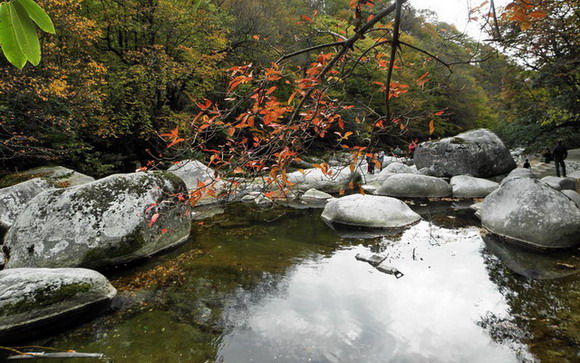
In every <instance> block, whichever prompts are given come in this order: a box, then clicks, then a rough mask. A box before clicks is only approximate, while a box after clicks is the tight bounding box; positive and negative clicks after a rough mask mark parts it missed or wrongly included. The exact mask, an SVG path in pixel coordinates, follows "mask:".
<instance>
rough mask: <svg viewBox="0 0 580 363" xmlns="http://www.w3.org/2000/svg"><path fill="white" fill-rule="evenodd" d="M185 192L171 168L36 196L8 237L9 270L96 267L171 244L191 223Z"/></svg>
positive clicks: (111, 178) (187, 231)
mask: <svg viewBox="0 0 580 363" xmlns="http://www.w3.org/2000/svg"><path fill="white" fill-rule="evenodd" d="M185 191H186V190H185V185H184V184H183V182H182V181H181V180H180V179H179V178H177V177H175V176H173V175H171V174H169V173H163V174H161V173H156V174H153V173H133V174H118V175H111V176H109V177H107V178H104V179H100V180H97V181H95V182H92V183H89V184H84V185H80V186H76V187H72V188H68V189H58V190H53V191H47V192H44V193H41V194H39V195H37V196H36V197H35V198H34V199H32V200H31V201H30V202H29V203H28V205H27V206H26V208H25V209H24V210H23V211H22V212H21V213H20V215H19V216H18V218H17V219H16V221H15V222H14V224H13V225H12V228H10V230H9V231H8V234H7V235H6V238H5V245H4V247H5V250H6V251H7V255H8V261H7V263H6V268H16V267H78V266H82V267H91V268H98V267H103V266H108V265H116V264H120V263H125V262H129V261H132V260H135V259H138V258H142V257H145V256H149V255H151V254H153V253H156V252H158V251H160V250H163V249H165V248H168V247H171V246H173V245H176V244H178V243H180V242H182V241H184V240H185V239H186V238H187V237H188V235H189V230H190V227H191V221H190V218H189V217H188V216H187V215H186V214H187V212H188V210H187V206H186V204H185V203H184V202H182V201H178V200H177V199H178V198H177V196H176V195H178V194H179V193H184V192H185Z"/></svg>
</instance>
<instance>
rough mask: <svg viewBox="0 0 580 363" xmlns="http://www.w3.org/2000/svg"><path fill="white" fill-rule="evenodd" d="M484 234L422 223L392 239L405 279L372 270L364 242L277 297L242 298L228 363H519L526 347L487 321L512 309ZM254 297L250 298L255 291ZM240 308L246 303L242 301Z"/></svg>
mask: <svg viewBox="0 0 580 363" xmlns="http://www.w3.org/2000/svg"><path fill="white" fill-rule="evenodd" d="M482 247H483V243H482V240H481V237H480V236H479V231H478V229H477V228H465V229H460V230H449V229H443V228H439V227H436V226H433V225H432V224H429V223H428V222H420V223H419V224H418V225H416V226H414V227H411V228H410V229H409V230H407V231H406V232H404V233H403V234H402V235H401V236H398V237H396V238H394V239H390V238H388V237H385V238H383V240H382V242H381V247H380V248H379V249H380V252H381V253H382V254H383V255H384V256H387V260H386V261H388V263H389V265H391V266H393V267H395V268H397V269H398V270H400V271H402V272H403V273H404V274H405V276H404V277H403V278H401V279H398V280H397V279H396V278H395V277H393V276H390V275H386V274H383V273H381V272H379V271H377V270H375V268H373V267H372V266H370V265H369V264H367V263H363V262H359V261H356V259H355V256H356V254H357V253H368V252H369V250H368V248H367V247H364V246H362V245H358V246H354V247H350V248H344V249H341V250H339V251H337V252H335V253H334V254H333V255H332V256H330V257H328V258H324V259H318V260H310V261H306V262H304V263H302V264H300V265H297V266H296V267H294V268H293V269H292V270H291V271H290V272H288V273H287V274H286V276H285V278H284V279H285V281H284V283H283V284H280V285H279V286H278V288H277V289H276V290H275V291H261V292H256V293H258V294H262V296H260V298H259V299H255V298H254V299H244V301H253V302H251V303H247V304H242V306H240V304H239V301H240V299H237V298H235V297H234V298H232V302H231V303H229V304H228V303H227V304H226V309H225V312H224V317H225V319H226V321H227V324H226V325H228V326H230V327H231V328H230V330H229V332H227V333H226V334H225V335H224V336H223V337H222V339H221V343H220V345H219V351H218V361H224V362H247V361H256V362H269V361H278V362H305V361H318V362H352V361H359V360H362V361H365V362H386V361H397V362H417V361H429V362H515V361H518V360H520V359H522V357H528V354H527V352H526V350H525V348H523V347H522V346H520V345H518V344H517V343H514V342H512V346H510V347H508V346H506V345H500V344H497V343H495V342H494V341H493V340H492V339H491V337H490V336H489V335H488V333H487V332H486V331H485V330H484V329H482V328H481V326H480V325H481V324H478V322H479V321H480V320H482V319H483V318H484V317H485V316H487V315H488V313H489V312H490V311H491V312H493V313H494V315H495V316H496V317H498V318H500V319H502V320H504V321H509V319H510V316H509V313H508V312H509V307H508V305H507V303H506V301H505V299H504V297H503V295H502V294H501V293H500V292H499V291H498V289H497V286H496V285H494V284H493V283H492V282H491V281H490V280H489V276H488V272H487V270H486V267H485V264H484V261H483V259H482V257H481V249H482ZM246 293H247V292H246ZM234 301H235V302H236V303H234Z"/></svg>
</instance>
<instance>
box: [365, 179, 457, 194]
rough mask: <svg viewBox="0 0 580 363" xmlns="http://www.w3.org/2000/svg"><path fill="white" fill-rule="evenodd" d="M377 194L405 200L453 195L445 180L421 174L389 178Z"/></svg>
mask: <svg viewBox="0 0 580 363" xmlns="http://www.w3.org/2000/svg"><path fill="white" fill-rule="evenodd" d="M375 194H378V195H389V196H392V197H403V198H413V197H414V198H444V197H450V196H451V194H452V189H451V185H449V183H447V182H446V181H445V180H442V179H439V178H436V177H433V176H428V175H421V174H395V175H393V176H390V177H389V178H387V179H386V180H385V181H384V182H383V185H382V186H381V187H380V188H379V189H377V191H376V192H375Z"/></svg>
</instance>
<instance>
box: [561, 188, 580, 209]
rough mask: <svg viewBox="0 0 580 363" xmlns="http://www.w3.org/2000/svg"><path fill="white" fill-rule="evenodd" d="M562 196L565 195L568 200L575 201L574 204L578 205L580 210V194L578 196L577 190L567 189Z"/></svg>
mask: <svg viewBox="0 0 580 363" xmlns="http://www.w3.org/2000/svg"><path fill="white" fill-rule="evenodd" d="M562 194H564V195H565V196H567V197H568V198H570V199H572V200H573V201H574V203H576V206H577V207H578V208H580V194H578V192H576V191H575V190H567V189H565V190H562Z"/></svg>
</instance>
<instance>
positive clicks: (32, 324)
mask: <svg viewBox="0 0 580 363" xmlns="http://www.w3.org/2000/svg"><path fill="white" fill-rule="evenodd" d="M116 294H117V291H116V290H115V288H114V287H113V286H111V284H110V283H109V281H107V279H106V278H105V277H104V276H103V275H101V274H100V273H98V272H96V271H92V270H87V269H80V268H74V269H72V268H66V269H47V268H17V269H10V270H3V271H0V341H2V340H4V339H3V338H5V337H6V336H10V335H13V334H15V333H19V332H24V331H25V330H27V329H28V330H30V329H36V328H37V327H38V326H40V325H43V324H54V322H55V320H58V319H64V318H65V316H67V315H69V314H72V313H74V312H79V311H80V310H83V309H85V310H87V309H88V308H93V307H95V306H96V305H98V304H103V303H106V302H108V301H110V300H111V299H112V298H113V297H114V296H115V295H116ZM85 313H86V312H85Z"/></svg>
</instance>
